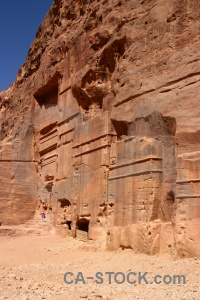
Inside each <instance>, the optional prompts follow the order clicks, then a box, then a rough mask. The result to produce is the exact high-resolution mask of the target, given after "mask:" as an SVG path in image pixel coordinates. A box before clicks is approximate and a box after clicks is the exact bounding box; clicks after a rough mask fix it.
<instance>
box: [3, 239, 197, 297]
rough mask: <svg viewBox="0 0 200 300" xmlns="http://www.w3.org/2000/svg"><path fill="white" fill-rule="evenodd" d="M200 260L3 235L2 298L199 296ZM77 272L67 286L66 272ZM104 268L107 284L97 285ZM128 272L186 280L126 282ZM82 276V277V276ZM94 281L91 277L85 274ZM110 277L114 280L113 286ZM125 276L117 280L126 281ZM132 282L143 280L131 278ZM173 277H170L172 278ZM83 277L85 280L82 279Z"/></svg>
mask: <svg viewBox="0 0 200 300" xmlns="http://www.w3.org/2000/svg"><path fill="white" fill-rule="evenodd" d="M199 266H200V260H199V259H198V258H185V259H178V258H176V257H170V256H164V255H162V256H158V255H155V256H148V255H145V254H134V253H133V251H132V250H131V249H121V248H120V249H118V250H116V251H114V252H110V251H103V250H100V249H98V247H95V246H94V244H92V243H89V244H88V243H85V242H82V241H78V240H76V239H73V238H71V237H61V236H55V235H46V236H1V237H0V275H1V276H0V299H1V300H3V299H9V300H14V299H18V300H41V299H46V300H47V299H48V300H50V299H51V300H68V299H73V300H78V299H86V300H97V299H98V300H101V299H107V300H129V299H130V300H156V299H161V300H162V299H163V300H164V299H165V300H169V299H175V300H183V299H185V300H198V299H200V290H199ZM66 272H71V273H73V274H74V275H73V277H71V276H68V277H66V279H67V280H68V281H70V280H71V279H72V278H73V279H74V280H76V279H77V274H78V272H82V273H80V275H79V277H78V279H79V281H78V280H77V282H76V284H75V282H73V283H72V284H66V283H65V282H64V274H65V273H66ZM97 272H101V273H102V275H103V277H102V278H103V283H102V284H97V283H96V282H95V280H97V278H95V274H96V273H97ZM105 272H115V273H117V272H122V273H124V274H125V279H126V280H125V282H124V283H122V284H118V283H116V282H114V281H115V280H114V275H108V274H105ZM130 272H136V273H138V272H141V275H142V274H143V273H144V272H148V275H147V277H146V278H147V279H148V280H149V282H151V279H152V278H153V277H154V276H155V275H161V276H164V275H167V274H168V275H170V276H171V277H172V276H173V275H177V274H178V275H185V277H186V283H185V284H184V283H183V282H181V283H178V282H176V284H164V283H161V284H155V283H149V284H145V283H144V280H141V284H139V282H137V283H135V284H130V283H128V282H127V274H129V273H130ZM81 275H83V277H81ZM89 276H90V277H94V279H87V277H89ZM109 276H111V283H110V284H109V282H108V281H109ZM122 276H123V275H122V274H117V275H116V277H115V278H116V281H118V282H121V281H122ZM131 276H133V274H132V275H130V277H129V281H134V279H139V278H138V277H131ZM168 279H169V277H168V278H167V277H166V280H168ZM83 280H85V284H84V283H83Z"/></svg>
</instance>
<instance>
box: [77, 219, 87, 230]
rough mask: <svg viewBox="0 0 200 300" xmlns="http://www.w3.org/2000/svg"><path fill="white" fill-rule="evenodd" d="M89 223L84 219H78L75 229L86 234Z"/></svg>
mask: <svg viewBox="0 0 200 300" xmlns="http://www.w3.org/2000/svg"><path fill="white" fill-rule="evenodd" d="M89 223H90V221H89V220H87V219H85V218H82V219H79V220H78V222H77V229H79V230H82V231H85V232H88V230H89Z"/></svg>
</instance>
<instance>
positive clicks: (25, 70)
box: [0, 0, 200, 256]
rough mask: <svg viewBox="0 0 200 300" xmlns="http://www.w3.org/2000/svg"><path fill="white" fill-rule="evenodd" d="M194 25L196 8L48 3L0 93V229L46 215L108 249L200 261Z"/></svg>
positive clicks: (184, 4) (198, 75)
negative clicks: (18, 64) (13, 76)
mask: <svg viewBox="0 0 200 300" xmlns="http://www.w3.org/2000/svg"><path fill="white" fill-rule="evenodd" d="M199 18H200V7H199V5H198V1H195V0H194V1H189V2H188V1H182V0H181V1H177V0H171V1H168V2H166V1H158V0H155V1H126V0H123V1H115V0H112V1H103V0H102V1H67V3H66V1H54V5H53V6H52V7H51V9H50V11H49V13H48V14H47V16H46V17H45V19H44V22H43V23H42V25H41V26H40V28H39V30H38V32H37V34H36V39H35V41H34V42H33V44H32V45H31V48H30V50H29V54H28V57H27V59H26V61H25V63H24V64H23V66H22V67H21V69H20V70H19V72H18V75H17V78H16V82H15V83H14V84H13V85H12V86H11V87H10V88H9V89H8V90H6V91H3V92H1V93H0V99H1V100H0V108H1V110H0V114H1V121H0V125H1V140H2V141H1V149H0V180H1V187H0V208H1V209H0V221H1V222H2V224H20V223H23V222H26V221H28V220H29V219H30V218H32V217H33V215H34V213H35V212H36V211H37V209H45V210H46V212H48V211H49V214H50V213H51V214H52V215H53V217H54V224H55V226H63V225H66V224H68V226H69V224H70V226H71V227H72V232H73V235H74V236H76V235H79V234H82V232H83V231H86V232H88V236H89V238H90V239H98V238H100V239H101V241H102V243H105V244H106V245H107V248H109V249H116V248H118V247H130V248H132V249H133V250H134V251H141V252H144V253H149V254H154V253H166V252H168V253H174V252H177V253H178V255H180V256H198V255H199V249H200V247H199V243H200V236H199V230H198V228H199V222H200V221H199V220H200V215H199V211H200V210H199V198H200V189H199V182H200V174H199V169H200V167H199V160H200V143H199V142H200V134H199V132H200V122H199V119H200V118H199V111H198V102H199V101H198V100H199V96H198V95H199V92H200V84H199V83H200V71H199V70H200V61H199V55H198V53H199V51H200V41H199V25H200V24H199ZM37 202H38V203H39V208H38V206H37ZM47 215H48V213H47Z"/></svg>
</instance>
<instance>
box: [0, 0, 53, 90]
mask: <svg viewBox="0 0 200 300" xmlns="http://www.w3.org/2000/svg"><path fill="white" fill-rule="evenodd" d="M52 3H53V0H0V91H1V90H4V89H6V88H7V87H8V86H9V85H10V84H11V83H12V82H13V81H15V77H16V75H17V72H18V70H19V68H20V66H21V65H22V64H23V62H24V61H25V59H26V56H27V53H28V50H29V47H30V45H31V43H32V41H33V40H34V38H35V34H36V32H37V29H38V27H39V26H40V24H41V23H42V21H43V19H44V17H45V15H46V13H47V12H48V10H49V8H50V6H51V5H52Z"/></svg>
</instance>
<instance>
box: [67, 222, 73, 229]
mask: <svg viewBox="0 0 200 300" xmlns="http://www.w3.org/2000/svg"><path fill="white" fill-rule="evenodd" d="M66 223H67V225H68V229H69V230H72V227H71V224H72V222H71V221H67V222H66Z"/></svg>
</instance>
